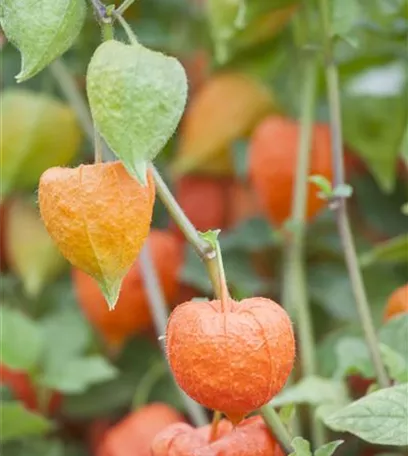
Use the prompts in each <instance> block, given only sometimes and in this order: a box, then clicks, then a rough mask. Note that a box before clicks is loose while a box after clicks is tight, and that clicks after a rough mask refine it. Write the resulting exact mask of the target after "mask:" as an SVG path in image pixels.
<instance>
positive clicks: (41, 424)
mask: <svg viewBox="0 0 408 456" xmlns="http://www.w3.org/2000/svg"><path fill="white" fill-rule="evenodd" d="M52 427H53V426H52V423H51V422H50V421H48V420H47V419H46V418H44V417H43V416H41V415H38V414H37V413H33V412H30V411H29V410H27V409H26V408H24V406H23V404H22V403H20V402H17V401H13V402H3V403H2V404H1V432H0V441H1V442H6V441H9V440H15V439H20V438H26V437H31V436H34V435H43V434H46V433H47V432H49V431H51V429H52Z"/></svg>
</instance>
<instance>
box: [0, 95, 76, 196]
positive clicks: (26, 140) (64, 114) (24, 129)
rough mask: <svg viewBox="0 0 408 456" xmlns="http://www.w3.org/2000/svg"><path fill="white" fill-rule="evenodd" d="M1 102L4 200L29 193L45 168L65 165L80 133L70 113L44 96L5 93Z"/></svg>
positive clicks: (73, 152)
mask: <svg viewBox="0 0 408 456" xmlns="http://www.w3.org/2000/svg"><path fill="white" fill-rule="evenodd" d="M1 102H2V106H1V108H2V112H1V115H2V117H1V123H2V138H1V147H2V150H1V153H2V175H1V178H2V185H1V196H2V197H4V196H6V195H7V194H9V193H10V192H12V191H14V190H32V189H33V188H35V187H36V186H37V184H38V180H39V178H40V176H41V174H42V173H43V172H44V171H45V170H46V169H48V168H50V167H52V166H63V165H67V164H69V163H70V162H71V161H72V159H73V158H74V156H75V155H76V154H77V152H78V150H79V146H80V142H81V131H80V129H79V126H78V123H77V120H76V117H75V114H74V112H73V111H72V110H71V109H70V108H69V107H68V106H67V105H65V104H63V103H61V102H60V101H57V100H55V99H53V98H50V97H48V96H46V95H43V94H39V93H35V92H30V91H28V90H8V91H6V92H4V93H2V100H1ZM50 132H52V134H50Z"/></svg>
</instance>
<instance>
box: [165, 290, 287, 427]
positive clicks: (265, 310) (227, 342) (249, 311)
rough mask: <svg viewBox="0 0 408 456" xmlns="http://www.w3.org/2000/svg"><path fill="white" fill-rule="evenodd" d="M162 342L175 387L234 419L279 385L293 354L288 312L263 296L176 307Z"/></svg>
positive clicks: (264, 400) (258, 404) (266, 398)
mask: <svg viewBox="0 0 408 456" xmlns="http://www.w3.org/2000/svg"><path fill="white" fill-rule="evenodd" d="M166 344H167V356H168V359H169V363H170V367H171V370H172V371H173V374H174V377H175V379H176V381H177V383H178V384H179V386H180V387H181V388H182V389H183V390H184V391H185V392H186V393H187V394H188V395H189V396H190V397H192V398H193V399H194V400H196V401H197V402H199V403H200V404H202V405H204V406H205V407H208V408H210V409H214V410H219V411H221V412H223V413H224V414H225V415H227V416H228V418H229V419H230V420H231V421H232V422H233V423H238V422H240V421H241V420H242V419H243V418H244V417H245V416H246V415H247V414H249V413H250V412H252V411H254V410H256V409H258V408H259V407H261V406H263V405H265V404H266V403H267V402H268V401H270V400H271V398H272V397H273V396H275V395H276V394H277V393H278V392H279V391H280V390H281V389H282V387H283V386H284V385H285V383H286V380H287V378H288V376H289V374H290V372H291V370H292V367H293V363H294V358H295V338H294V334H293V329H292V324H291V321H290V319H289V316H288V315H287V313H286V312H285V310H284V309H283V308H282V307H281V306H280V305H278V304H277V303H275V302H273V301H271V300H269V299H266V298H251V299H245V300H243V301H241V302H237V301H233V300H232V299H230V298H227V299H226V300H225V302H222V301H219V300H215V301H210V302H208V301H205V302H186V303H184V304H182V305H179V306H178V307H176V309H175V310H174V311H173V312H172V314H171V316H170V319H169V322H168V326H167V333H166Z"/></svg>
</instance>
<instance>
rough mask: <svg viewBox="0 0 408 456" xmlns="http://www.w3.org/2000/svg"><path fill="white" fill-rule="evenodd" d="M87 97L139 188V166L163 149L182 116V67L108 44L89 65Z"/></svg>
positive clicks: (132, 47)
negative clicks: (137, 182)
mask: <svg viewBox="0 0 408 456" xmlns="http://www.w3.org/2000/svg"><path fill="white" fill-rule="evenodd" d="M87 93H88V98H89V103H90V106H91V111H92V116H93V118H94V120H95V123H96V126H97V128H98V130H99V131H100V133H101V135H102V136H103V137H104V138H105V140H106V142H107V143H108V145H109V146H110V147H111V149H112V151H113V152H114V153H115V154H116V155H117V156H118V157H119V158H120V159H121V160H122V162H123V164H124V166H125V167H126V169H127V170H128V171H129V173H130V174H132V175H133V176H134V177H135V178H136V179H138V180H139V181H140V183H142V184H143V181H145V175H146V172H145V170H144V168H143V166H145V165H143V163H145V162H147V161H150V160H153V159H154V158H155V157H156V155H157V154H158V153H159V152H160V151H161V150H162V149H163V147H164V146H165V145H166V143H167V141H168V140H169V139H170V137H171V136H172V135H173V133H174V131H175V129H176V127H177V125H178V123H179V121H180V118H181V116H182V114H183V111H184V106H185V104H186V99H187V79H186V74H185V71H184V68H183V67H182V65H181V64H180V63H179V62H178V60H176V59H175V58H173V57H167V56H165V55H164V54H162V53H160V52H155V51H152V50H150V49H147V48H145V47H144V46H142V45H140V44H131V45H126V44H123V43H120V42H118V41H113V40H111V41H107V42H105V43H103V44H102V45H100V46H99V47H98V49H97V50H96V52H95V54H94V55H93V57H92V59H91V62H90V64H89V67H88V74H87Z"/></svg>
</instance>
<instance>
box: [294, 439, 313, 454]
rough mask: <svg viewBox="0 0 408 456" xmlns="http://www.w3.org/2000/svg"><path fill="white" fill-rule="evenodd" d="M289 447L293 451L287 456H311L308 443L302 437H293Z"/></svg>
mask: <svg viewBox="0 0 408 456" xmlns="http://www.w3.org/2000/svg"><path fill="white" fill-rule="evenodd" d="M291 445H292V447H293V448H294V450H295V451H294V452H293V453H290V454H289V456H312V452H311V450H310V443H309V442H308V441H307V440H305V439H304V438H303V437H295V438H294V439H293V440H292V443H291Z"/></svg>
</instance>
